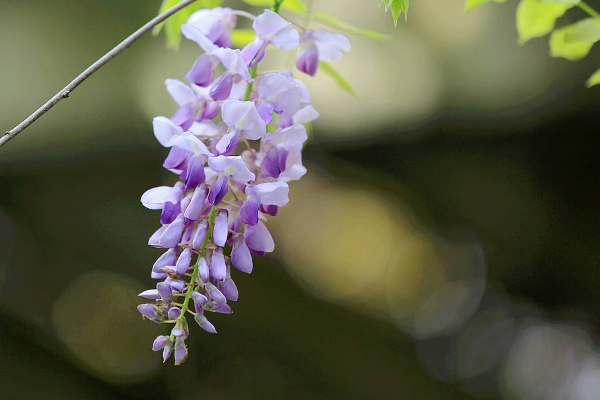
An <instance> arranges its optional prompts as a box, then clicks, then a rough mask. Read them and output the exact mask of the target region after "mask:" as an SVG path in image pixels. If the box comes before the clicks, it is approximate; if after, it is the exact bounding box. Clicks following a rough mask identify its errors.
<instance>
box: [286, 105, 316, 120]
mask: <svg viewBox="0 0 600 400" xmlns="http://www.w3.org/2000/svg"><path fill="white" fill-rule="evenodd" d="M320 116H321V115H320V114H319V112H318V111H317V110H315V108H314V107H313V106H306V107H304V108H302V109H301V110H300V111H298V112H297V113H296V114H295V115H294V118H293V122H294V124H308V123H310V122H313V121H315V120H317V119H318V118H319V117H320Z"/></svg>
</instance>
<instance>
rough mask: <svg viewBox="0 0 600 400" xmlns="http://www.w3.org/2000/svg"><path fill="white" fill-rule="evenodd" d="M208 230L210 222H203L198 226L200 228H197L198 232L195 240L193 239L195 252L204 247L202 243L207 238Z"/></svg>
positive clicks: (195, 234)
mask: <svg viewBox="0 0 600 400" xmlns="http://www.w3.org/2000/svg"><path fill="white" fill-rule="evenodd" d="M207 230H208V221H207V220H203V221H202V222H200V223H199V224H198V228H196V232H195V233H194V238H193V239H192V247H193V248H194V250H198V251H199V250H200V248H201V247H202V243H204V239H205V238H206V231H207Z"/></svg>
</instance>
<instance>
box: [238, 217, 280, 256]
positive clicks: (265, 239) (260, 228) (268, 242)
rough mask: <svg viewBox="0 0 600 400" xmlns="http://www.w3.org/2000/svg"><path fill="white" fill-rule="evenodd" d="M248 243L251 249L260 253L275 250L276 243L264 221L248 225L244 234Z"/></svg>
mask: <svg viewBox="0 0 600 400" xmlns="http://www.w3.org/2000/svg"><path fill="white" fill-rule="evenodd" d="M244 237H245V239H246V244H247V245H248V247H249V248H250V249H251V250H254V251H257V252H259V253H271V252H273V251H275V243H274V242H273V237H272V236H271V234H270V233H269V230H268V229H267V227H266V226H265V224H263V223H262V222H260V221H259V222H258V224H256V225H254V226H247V227H246V233H245V235H244Z"/></svg>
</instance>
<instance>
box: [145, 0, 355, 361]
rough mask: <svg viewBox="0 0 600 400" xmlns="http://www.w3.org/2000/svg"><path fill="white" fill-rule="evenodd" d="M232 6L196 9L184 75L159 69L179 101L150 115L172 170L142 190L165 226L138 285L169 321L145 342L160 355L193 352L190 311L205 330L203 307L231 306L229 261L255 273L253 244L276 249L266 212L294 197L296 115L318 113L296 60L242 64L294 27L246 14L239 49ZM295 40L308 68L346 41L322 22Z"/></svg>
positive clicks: (301, 138)
mask: <svg viewBox="0 0 600 400" xmlns="http://www.w3.org/2000/svg"><path fill="white" fill-rule="evenodd" d="M236 13H237V14H240V13H239V12H234V11H232V10H231V9H229V8H221V7H217V8H215V9H212V10H200V11H198V12H196V13H194V14H193V15H192V16H191V17H190V18H189V20H188V21H187V23H186V24H184V25H183V26H182V28H181V29H182V33H183V35H184V36H185V37H186V38H188V39H190V40H192V41H194V42H196V43H197V44H198V46H199V47H200V48H201V49H202V50H203V51H204V53H203V54H201V55H200V56H199V57H198V58H196V59H195V61H194V63H193V65H192V66H191V68H190V70H189V71H188V73H187V74H186V79H187V80H188V81H189V82H190V84H189V85H188V84H185V83H183V82H181V81H178V80H175V79H168V80H166V81H165V84H166V88H167V91H168V92H169V94H170V95H171V97H172V98H173V100H174V101H175V102H176V103H177V105H178V109H177V111H176V112H175V113H174V115H173V116H172V117H171V118H167V117H157V118H155V119H154V120H153V130H154V135H155V137H156V138H157V140H158V141H159V143H160V144H161V145H162V146H164V147H167V148H169V152H168V155H167V156H166V159H165V160H164V162H163V167H164V168H165V169H167V170H169V171H171V172H173V173H174V174H176V176H177V177H178V182H177V183H176V184H175V185H173V187H169V186H160V187H156V188H153V189H150V190H148V191H146V192H145V193H144V194H143V195H142V198H141V201H142V204H143V205H144V206H145V207H146V208H149V209H151V210H160V217H159V220H160V224H161V226H160V228H158V229H157V230H156V231H155V232H154V233H153V234H152V235H151V236H150V239H149V240H148V243H149V245H151V246H154V247H159V248H165V249H168V250H167V251H166V252H165V253H164V254H163V255H161V256H160V257H159V258H158V259H157V260H156V262H155V263H154V265H153V267H152V273H151V277H152V278H153V279H158V280H160V281H159V282H158V284H157V285H156V289H151V290H146V291H143V292H142V293H140V295H139V296H140V297H142V298H144V299H147V301H149V302H151V303H152V304H141V305H139V306H138V310H139V312H140V313H141V314H142V316H143V317H144V318H145V319H150V320H152V321H154V322H157V323H161V324H172V325H171V335H161V336H158V337H157V338H156V339H155V340H154V343H153V344H152V350H154V351H160V350H162V351H163V361H165V362H166V360H167V359H169V358H170V357H171V355H173V354H174V359H175V364H176V365H179V364H181V363H183V362H184V361H185V360H186V359H187V357H188V349H187V346H186V344H185V339H186V338H187V337H188V335H189V328H188V325H187V320H186V317H187V313H188V312H190V313H191V314H192V315H194V320H195V321H196V323H197V324H198V325H199V326H200V327H201V328H202V329H203V330H205V331H206V332H209V333H216V332H217V331H216V329H215V326H214V325H213V324H212V323H211V322H209V321H208V320H207V319H206V317H205V312H214V313H219V314H231V313H233V310H232V308H231V307H230V305H229V304H228V303H227V302H228V301H237V300H238V299H239V290H238V287H237V285H236V284H235V282H234V280H233V278H232V272H234V271H235V270H237V271H241V272H244V273H251V272H252V270H253V266H254V264H253V260H252V256H253V255H256V256H262V255H264V254H265V253H268V252H272V251H274V250H275V243H274V241H273V238H272V236H271V234H270V233H269V230H268V229H267V226H266V225H265V221H267V218H266V216H267V215H269V216H276V215H277V213H278V211H279V207H283V206H285V205H286V204H287V203H288V202H289V189H290V188H289V186H288V182H290V181H294V180H297V179H300V178H301V177H302V176H303V175H304V174H306V168H305V167H304V166H303V164H302V149H303V146H304V144H305V142H306V140H307V139H308V136H307V134H306V129H305V127H304V126H303V124H307V123H310V122H312V121H314V120H316V119H317V118H318V117H319V113H318V112H317V111H316V110H315V109H314V108H313V106H312V105H311V98H310V94H309V92H308V89H307V87H306V85H305V84H304V83H302V82H301V81H299V80H297V79H295V78H294V77H293V75H292V72H291V71H289V70H279V71H272V72H263V71H260V72H259V73H258V74H257V75H256V76H258V78H256V79H254V78H253V77H252V76H251V75H250V70H249V66H250V67H254V66H256V65H257V63H259V62H260V61H261V60H262V59H263V58H264V56H265V54H266V52H267V50H268V48H269V47H270V46H271V45H273V46H274V47H278V48H280V49H283V50H291V49H294V48H296V47H298V46H299V45H300V35H299V34H298V32H297V31H296V30H295V29H294V28H293V27H292V25H291V24H290V23H289V22H287V21H285V20H284V19H283V18H281V17H280V16H278V15H277V14H276V13H274V12H272V11H269V10H265V12H264V13H263V14H261V15H259V16H258V17H256V18H255V20H254V23H253V28H254V31H255V32H256V38H255V40H254V41H252V42H251V43H250V44H249V45H248V46H246V47H245V48H244V49H242V50H241V51H240V50H234V49H232V48H229V47H230V46H231V42H232V39H231V32H232V29H233V28H234V27H235V25H236V17H235V15H236ZM240 15H241V14H240ZM301 45H302V47H301V50H300V53H299V55H298V59H297V65H298V68H299V69H300V70H301V71H303V72H306V73H308V74H310V75H314V74H315V73H316V71H317V68H318V63H319V61H336V60H338V59H340V58H341V57H342V56H343V55H344V52H346V51H348V50H349V49H350V43H349V42H348V40H347V39H346V38H345V37H344V36H342V35H336V34H332V33H329V32H326V31H316V32H315V31H307V32H305V33H304V34H303V35H302V43H301ZM219 65H220V66H222V67H223V69H224V72H223V73H222V74H221V75H217V71H219V70H221V68H219V69H217V67H218V66H219ZM254 72H255V71H254ZM250 84H252V88H253V90H249V89H250ZM267 125H268V128H269V129H267ZM242 147H244V149H243V150H241V151H240V150H239V149H240V148H242ZM228 245H229V246H231V253H229V255H228V256H226V255H225V254H224V248H225V246H228ZM236 273H237V272H236ZM190 276H192V277H194V279H191V278H190ZM173 324H174V325H173Z"/></svg>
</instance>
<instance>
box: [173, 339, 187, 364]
mask: <svg viewBox="0 0 600 400" xmlns="http://www.w3.org/2000/svg"><path fill="white" fill-rule="evenodd" d="M187 358H188V349H187V346H186V345H185V338H183V337H178V338H176V339H175V365H181V364H183V363H184V362H185V360H187Z"/></svg>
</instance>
